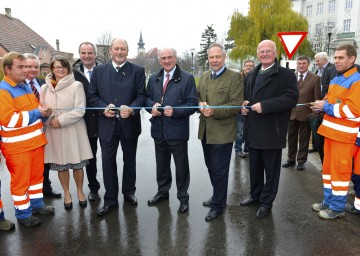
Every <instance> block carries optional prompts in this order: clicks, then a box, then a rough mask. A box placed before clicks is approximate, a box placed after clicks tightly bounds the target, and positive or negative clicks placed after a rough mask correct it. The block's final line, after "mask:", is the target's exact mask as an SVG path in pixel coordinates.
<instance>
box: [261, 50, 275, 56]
mask: <svg viewBox="0 0 360 256" xmlns="http://www.w3.org/2000/svg"><path fill="white" fill-rule="evenodd" d="M272 52H274V51H271V50H264V51H258V53H259V54H261V55H262V54H269V53H272Z"/></svg>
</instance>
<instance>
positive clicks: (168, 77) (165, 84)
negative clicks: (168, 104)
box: [163, 73, 170, 94]
mask: <svg viewBox="0 0 360 256" xmlns="http://www.w3.org/2000/svg"><path fill="white" fill-rule="evenodd" d="M169 82H170V74H169V73H168V74H166V81H165V83H164V90H163V93H164V94H165V91H166V87H167V85H168V83H169Z"/></svg>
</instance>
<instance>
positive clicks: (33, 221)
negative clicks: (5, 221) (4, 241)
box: [17, 216, 41, 227]
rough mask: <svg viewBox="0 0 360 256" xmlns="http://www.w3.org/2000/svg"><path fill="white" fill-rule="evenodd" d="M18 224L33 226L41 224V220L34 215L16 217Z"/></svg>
mask: <svg viewBox="0 0 360 256" xmlns="http://www.w3.org/2000/svg"><path fill="white" fill-rule="evenodd" d="M17 220H18V222H19V223H20V224H23V225H24V226H27V227H35V226H38V225H40V224H41V220H40V219H39V218H36V217H34V216H30V217H29V218H26V219H17Z"/></svg>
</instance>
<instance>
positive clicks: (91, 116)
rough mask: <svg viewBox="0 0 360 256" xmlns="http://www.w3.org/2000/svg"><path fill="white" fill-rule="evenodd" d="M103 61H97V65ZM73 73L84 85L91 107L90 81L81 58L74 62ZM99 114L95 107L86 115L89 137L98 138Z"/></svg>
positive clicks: (87, 111) (87, 100)
mask: <svg viewBox="0 0 360 256" xmlns="http://www.w3.org/2000/svg"><path fill="white" fill-rule="evenodd" d="M99 64H101V63H99V62H96V66H97V65H99ZM73 74H74V77H75V80H76V81H79V82H81V83H82V84H83V86H84V91H85V94H86V106H87V107H89V106H90V105H89V84H90V83H89V81H88V79H87V77H86V75H85V74H84V65H83V64H82V62H81V60H80V59H79V60H77V61H76V62H75V63H74V64H73ZM99 116H100V114H99V113H98V111H96V110H93V109H87V110H86V112H85V115H84V119H85V123H86V129H87V133H88V136H89V138H98V134H99Z"/></svg>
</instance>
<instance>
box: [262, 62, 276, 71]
mask: <svg viewBox="0 0 360 256" xmlns="http://www.w3.org/2000/svg"><path fill="white" fill-rule="evenodd" d="M274 65H275V62H274V63H273V64H272V65H271V66H269V67H267V68H263V66H261V69H260V71H266V70H269V69H270V68H272V67H273V66H274Z"/></svg>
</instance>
